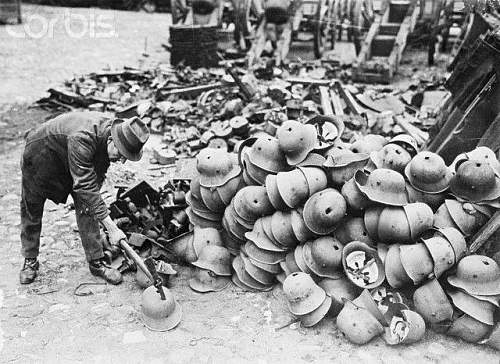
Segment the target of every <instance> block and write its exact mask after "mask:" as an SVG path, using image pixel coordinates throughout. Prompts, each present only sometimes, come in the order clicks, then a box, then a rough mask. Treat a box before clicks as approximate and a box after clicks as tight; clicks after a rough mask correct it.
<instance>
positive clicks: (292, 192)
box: [276, 169, 309, 208]
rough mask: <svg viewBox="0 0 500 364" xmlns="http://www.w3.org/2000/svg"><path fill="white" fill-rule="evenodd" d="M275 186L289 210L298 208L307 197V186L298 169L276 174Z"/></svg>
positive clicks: (302, 174)
mask: <svg viewBox="0 0 500 364" xmlns="http://www.w3.org/2000/svg"><path fill="white" fill-rule="evenodd" d="M276 185H277V186H278V192H279V194H280V196H281V198H282V199H283V201H284V202H285V204H286V205H287V206H288V207H289V208H294V207H297V206H299V205H300V204H302V203H304V202H305V201H306V200H307V198H308V197H309V185H308V184H307V180H306V177H305V176H304V173H302V171H301V170H300V169H294V170H292V171H290V172H280V173H278V174H277V176H276Z"/></svg>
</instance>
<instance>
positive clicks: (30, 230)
mask: <svg viewBox="0 0 500 364" xmlns="http://www.w3.org/2000/svg"><path fill="white" fill-rule="evenodd" d="M72 196H73V200H74V201H75V212H76V223H77V225H78V230H79V232H80V239H81V240H82V245H83V249H84V250H85V256H86V258H87V261H89V262H90V261H91V260H95V259H100V258H102V257H103V256H104V254H103V241H102V240H103V239H102V237H101V233H100V228H99V222H98V221H97V220H96V219H95V217H93V216H91V215H88V214H86V211H85V208H84V207H83V205H82V204H81V203H80V202H79V201H78V199H77V198H76V197H75V196H74V195H72ZM45 201H46V198H45V197H42V196H38V195H34V194H32V193H30V192H29V191H27V190H26V189H25V188H24V187H23V189H22V192H21V253H22V255H23V256H24V257H25V258H36V257H37V256H38V253H39V249H40V233H41V231H42V217H43V207H44V205H45Z"/></svg>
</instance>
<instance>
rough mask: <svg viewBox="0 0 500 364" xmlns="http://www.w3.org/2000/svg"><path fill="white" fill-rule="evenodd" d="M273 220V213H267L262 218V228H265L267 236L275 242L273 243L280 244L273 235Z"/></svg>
mask: <svg viewBox="0 0 500 364" xmlns="http://www.w3.org/2000/svg"><path fill="white" fill-rule="evenodd" d="M272 220H273V215H267V216H264V217H263V218H261V224H262V230H264V234H266V236H267V237H268V238H269V240H271V241H272V242H273V244H275V245H280V244H279V242H278V241H277V240H276V238H275V237H274V235H273V229H272Z"/></svg>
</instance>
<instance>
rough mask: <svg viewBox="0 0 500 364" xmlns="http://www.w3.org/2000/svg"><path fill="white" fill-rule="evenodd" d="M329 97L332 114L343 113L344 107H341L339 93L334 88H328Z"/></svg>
mask: <svg viewBox="0 0 500 364" xmlns="http://www.w3.org/2000/svg"><path fill="white" fill-rule="evenodd" d="M330 99H331V100H332V105H333V112H334V114H335V115H339V116H341V115H344V108H343V107H342V102H341V101H340V96H339V94H338V93H337V92H336V91H334V90H330Z"/></svg>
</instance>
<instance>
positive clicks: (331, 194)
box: [303, 188, 347, 235]
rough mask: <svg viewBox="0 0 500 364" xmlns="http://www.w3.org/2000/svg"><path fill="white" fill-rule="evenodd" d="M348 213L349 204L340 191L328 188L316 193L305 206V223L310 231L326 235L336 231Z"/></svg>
mask: <svg viewBox="0 0 500 364" xmlns="http://www.w3.org/2000/svg"><path fill="white" fill-rule="evenodd" d="M346 212H347V204H346V202H345V199H344V197H343V196H342V195H341V194H340V192H339V191H337V190H335V189H333V188H327V189H325V190H323V191H320V192H316V193H315V194H314V195H312V196H311V197H310V198H309V199H308V200H307V201H306V203H305V205H304V211H303V217H304V222H305V224H306V226H307V227H308V229H309V230H311V231H312V232H313V233H315V234H318V235H326V234H329V233H331V232H332V231H333V230H335V225H336V224H337V223H339V222H340V221H341V220H342V218H343V217H344V216H345V214H346Z"/></svg>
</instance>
